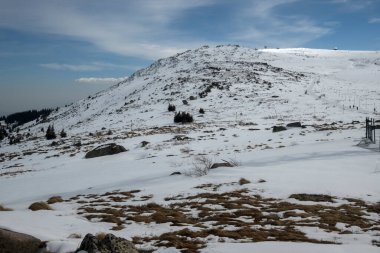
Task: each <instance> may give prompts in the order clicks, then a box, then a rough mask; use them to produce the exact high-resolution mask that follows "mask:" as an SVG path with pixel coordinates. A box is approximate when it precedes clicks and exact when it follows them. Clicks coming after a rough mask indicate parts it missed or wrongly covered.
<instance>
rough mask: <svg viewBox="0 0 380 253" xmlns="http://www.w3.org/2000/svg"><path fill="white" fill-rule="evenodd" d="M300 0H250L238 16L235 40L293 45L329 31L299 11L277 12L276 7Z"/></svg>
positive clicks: (274, 44)
mask: <svg viewBox="0 0 380 253" xmlns="http://www.w3.org/2000/svg"><path fill="white" fill-rule="evenodd" d="M299 1H300V0H268V1H252V2H251V5H250V6H249V7H248V8H246V9H245V11H244V12H243V13H242V16H241V18H242V19H244V21H243V22H242V24H244V25H243V26H241V27H240V29H239V30H238V32H236V33H234V34H233V36H234V38H235V40H238V41H245V42H246V43H255V44H258V45H268V46H278V47H295V46H300V45H303V44H305V43H307V42H309V41H312V40H315V39H317V38H320V37H322V36H325V35H327V34H329V33H330V32H332V27H330V26H327V25H326V24H324V25H322V24H316V23H315V21H313V20H311V19H310V18H308V17H305V16H300V15H288V16H286V15H279V14H278V13H277V12H276V10H277V9H279V8H280V7H284V6H289V5H292V4H297V2H299Z"/></svg>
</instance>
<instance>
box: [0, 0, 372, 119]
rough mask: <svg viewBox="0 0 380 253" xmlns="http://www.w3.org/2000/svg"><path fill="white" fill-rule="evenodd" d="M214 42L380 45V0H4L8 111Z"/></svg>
mask: <svg viewBox="0 0 380 253" xmlns="http://www.w3.org/2000/svg"><path fill="white" fill-rule="evenodd" d="M205 44H209V45H218V44H240V45H242V46H248V47H258V48H260V47H263V46H269V47H311V48H333V47H335V46H336V47H338V48H339V49H348V50H380V0H266V1H259V0H112V1H111V0H110V1H105V0H60V1H58V0H33V1H30V0H0V115H2V114H8V113H12V112H16V111H21V110H26V109H33V108H37V109H38V108H44V107H56V106H62V105H64V104H68V103H70V102H74V101H76V100H78V99H80V98H83V97H86V96H87V95H89V94H92V93H94V92H96V91H99V90H101V89H104V88H106V87H108V86H109V85H111V84H112V83H115V82H117V81H118V80H122V79H123V78H124V77H126V76H128V75H130V74H131V73H133V72H134V71H136V70H137V69H139V68H142V67H146V66H147V65H149V64H151V63H152V62H153V61H155V60H157V59H159V58H162V57H167V56H170V55H173V54H175V53H177V52H181V51H184V50H186V49H192V48H197V47H200V46H202V45H205Z"/></svg>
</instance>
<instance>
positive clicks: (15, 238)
mask: <svg viewBox="0 0 380 253" xmlns="http://www.w3.org/2000/svg"><path fill="white" fill-rule="evenodd" d="M44 247H45V243H44V242H42V241H41V240H39V239H37V238H35V237H33V236H30V235H27V234H22V233H17V232H13V231H10V230H6V229H0V252H1V253H37V252H38V251H39V250H41V249H42V248H44Z"/></svg>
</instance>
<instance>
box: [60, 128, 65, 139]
mask: <svg viewBox="0 0 380 253" xmlns="http://www.w3.org/2000/svg"><path fill="white" fill-rule="evenodd" d="M59 135H60V136H61V138H66V137H67V133H66V132H65V130H64V129H62V131H61V133H60V134H59Z"/></svg>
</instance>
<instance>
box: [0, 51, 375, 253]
mask: <svg viewBox="0 0 380 253" xmlns="http://www.w3.org/2000/svg"><path fill="white" fill-rule="evenodd" d="M378 80H380V53H379V52H365V51H363V52H359V51H333V50H317V49H263V50H255V49H250V48H243V47H239V46H217V47H208V46H204V47H201V48H199V49H196V50H189V51H186V52H183V53H181V54H177V55H175V56H172V57H169V58H165V59H161V60H158V61H157V62H155V63H153V64H152V65H151V66H149V67H147V68H146V69H142V70H139V71H137V72H136V73H134V74H133V75H132V76H131V77H129V78H128V79H126V80H125V81H123V82H121V83H118V84H116V85H115V86H113V87H111V88H109V89H107V90H105V91H102V92H99V93H97V94H94V95H92V96H89V97H88V98H86V99H83V100H80V101H78V102H76V103H73V104H71V105H68V106H66V107H62V108H59V109H58V110H57V111H54V112H52V113H51V114H50V115H49V117H48V118H47V119H46V121H39V122H35V121H34V122H30V123H27V124H25V125H24V126H22V127H21V130H20V133H19V134H20V136H22V140H21V142H20V143H18V144H15V145H9V144H8V139H7V138H6V139H4V140H3V141H2V142H1V143H0V145H1V147H0V154H1V156H0V162H1V164H0V165H1V174H0V204H1V205H2V206H3V207H5V208H10V209H13V210H12V211H0V227H3V228H9V229H12V230H14V231H19V232H24V233H28V234H31V235H34V236H36V237H38V238H40V239H41V240H46V241H47V242H48V243H47V245H48V250H50V251H52V252H59V253H65V252H72V251H74V250H75V249H76V248H77V246H78V245H79V243H80V240H81V239H80V238H76V237H81V238H83V237H84V236H85V234H86V233H93V234H96V233H98V232H109V231H111V232H112V233H115V234H116V235H118V236H122V237H126V238H128V239H133V242H134V243H135V244H136V245H137V246H138V247H139V248H141V249H144V250H153V251H154V252H161V253H162V252H209V253H211V252H215V253H216V252H232V251H235V250H236V249H238V250H239V251H240V252H253V251H260V252H278V251H280V252H284V251H285V252H286V251H289V252H377V251H378V250H379V248H378V245H380V237H379V232H378V231H379V229H380V211H379V210H380V206H379V203H380V188H379V187H378V182H379V180H380V158H379V152H378V150H376V149H370V147H371V146H366V147H361V146H357V144H358V143H359V142H360V141H361V140H362V137H364V135H365V129H364V120H365V118H366V117H374V118H375V119H380V118H379V117H380V116H379V115H380V99H379V98H380V85H379V83H378V82H379V81H378ZM169 103H170V104H173V105H175V106H176V110H177V111H185V112H189V113H191V114H192V115H193V117H194V122H193V123H190V124H175V123H174V122H173V117H174V112H169V111H168V105H169ZM200 108H203V109H204V111H205V113H204V114H202V113H200V112H199V109H200ZM296 122H299V124H295V125H293V127H289V126H287V125H288V124H289V123H296ZM51 124H53V125H54V127H55V129H56V131H57V132H59V131H60V130H61V129H64V130H65V131H66V132H67V134H68V137H65V138H59V137H58V138H57V139H55V140H46V139H45V137H44V135H45V132H44V131H41V128H44V130H46V129H47V127H48V125H51ZM274 126H284V127H286V126H287V127H286V130H284V131H280V132H275V131H273V130H274V129H273V127H274ZM377 136H380V135H379V134H377ZM379 141H380V140H379ZM105 143H117V144H120V145H122V146H124V147H125V148H126V149H127V150H128V151H127V152H123V153H120V154H116V155H112V156H104V157H98V158H93V159H84V156H85V154H86V152H88V151H90V150H92V149H93V148H95V147H97V146H99V145H101V144H105ZM377 145H378V143H377V144H376V147H377ZM372 147H375V145H372ZM226 162H227V163H229V165H233V166H234V167H219V168H216V169H210V170H207V171H206V173H205V175H202V176H201V175H200V173H198V172H199V170H197V168H198V169H199V168H204V167H207V166H208V165H212V164H215V163H226ZM210 167H211V166H210ZM173 172H175V173H174V175H171V174H172V173H173ZM52 196H60V197H61V198H62V201H58V202H56V203H52V204H51V208H52V210H40V211H31V210H29V209H28V207H29V205H30V204H32V203H33V202H37V201H47V200H48V199H49V198H50V197H52ZM50 202H54V201H50ZM0 209H1V208H0ZM73 234H77V236H73ZM295 242H297V243H295Z"/></svg>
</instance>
